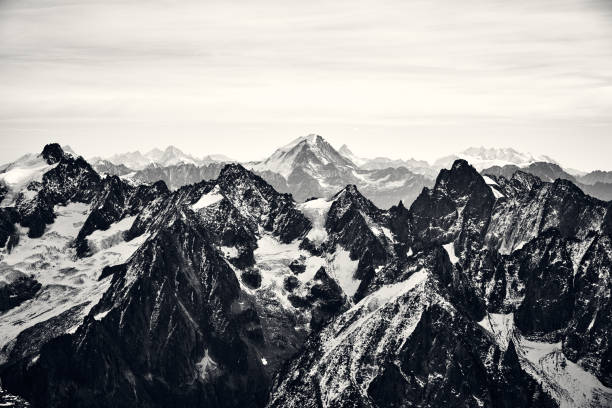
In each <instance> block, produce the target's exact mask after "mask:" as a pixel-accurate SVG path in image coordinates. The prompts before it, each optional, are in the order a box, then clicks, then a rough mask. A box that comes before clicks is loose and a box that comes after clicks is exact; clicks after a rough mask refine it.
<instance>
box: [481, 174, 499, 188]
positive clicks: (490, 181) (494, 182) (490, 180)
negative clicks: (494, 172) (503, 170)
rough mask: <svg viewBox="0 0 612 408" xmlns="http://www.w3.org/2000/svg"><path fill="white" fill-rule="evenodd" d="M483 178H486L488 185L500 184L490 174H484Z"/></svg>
mask: <svg viewBox="0 0 612 408" xmlns="http://www.w3.org/2000/svg"><path fill="white" fill-rule="evenodd" d="M482 178H483V179H484V181H485V183H487V185H489V186H498V185H499V184H497V182H496V181H495V180H493V179H492V178H491V177H489V176H482Z"/></svg>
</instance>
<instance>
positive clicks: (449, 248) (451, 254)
mask: <svg viewBox="0 0 612 408" xmlns="http://www.w3.org/2000/svg"><path fill="white" fill-rule="evenodd" d="M442 247H444V249H445V250H446V253H447V254H448V257H449V258H450V261H451V263H452V264H455V263H457V262H459V258H457V255H455V244H454V243H453V242H451V243H449V244H446V245H442Z"/></svg>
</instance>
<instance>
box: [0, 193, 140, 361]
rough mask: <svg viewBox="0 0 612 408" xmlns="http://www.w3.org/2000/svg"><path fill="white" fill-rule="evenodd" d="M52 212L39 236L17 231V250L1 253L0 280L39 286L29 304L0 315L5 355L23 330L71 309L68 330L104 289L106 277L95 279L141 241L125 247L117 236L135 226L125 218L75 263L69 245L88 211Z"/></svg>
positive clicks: (80, 207)
mask: <svg viewBox="0 0 612 408" xmlns="http://www.w3.org/2000/svg"><path fill="white" fill-rule="evenodd" d="M55 213H56V217H57V218H56V219H55V222H54V223H53V224H51V225H50V226H49V228H48V229H47V231H45V233H44V235H43V236H42V237H40V238H28V237H27V236H26V234H25V232H24V231H21V233H20V240H19V245H17V246H16V247H15V248H13V249H12V251H10V252H8V251H7V250H6V249H2V250H0V266H1V267H2V269H1V272H0V280H3V281H5V282H9V281H13V280H14V279H15V278H16V277H18V276H30V275H31V276H33V277H34V279H36V280H37V281H38V282H40V283H41V284H42V287H41V289H40V291H39V292H38V294H37V295H36V296H35V297H34V298H33V299H31V300H28V301H26V302H24V303H22V304H21V305H19V306H18V307H16V308H13V309H11V310H9V311H7V312H6V313H4V314H0V349H2V351H3V352H6V351H7V349H6V348H5V346H6V345H7V343H9V342H10V341H11V340H13V339H15V338H16V337H17V335H18V334H19V333H21V332H22V331H24V330H25V329H27V328H29V327H32V326H34V325H36V324H38V323H42V322H44V321H46V320H49V319H51V318H53V317H55V316H59V315H61V314H62V313H64V312H67V311H69V310H71V309H73V308H74V310H75V314H74V315H70V317H69V318H66V320H67V322H71V325H75V324H78V323H80V320H82V318H83V316H85V315H87V313H88V312H89V310H90V309H91V308H92V307H93V306H94V305H95V304H96V303H97V302H98V301H99V299H100V298H101V297H102V294H103V293H104V292H105V291H106V290H107V289H108V286H109V283H110V278H106V279H103V280H101V281H99V280H98V278H99V277H100V274H101V272H102V269H103V268H104V267H105V266H109V265H117V264H121V263H124V262H125V261H126V260H127V259H128V258H129V257H130V256H131V255H132V254H133V253H134V251H135V250H136V249H137V248H138V247H139V246H140V244H142V242H143V241H144V239H145V238H146V237H145V236H143V237H139V238H137V239H135V240H133V241H130V242H125V241H124V239H123V238H122V234H123V233H124V232H125V231H127V230H128V229H129V227H130V226H131V223H132V222H133V221H134V218H133V217H130V218H126V219H124V220H122V221H119V222H117V223H115V224H113V225H111V227H110V228H109V229H108V230H106V231H95V232H94V233H93V234H92V235H91V236H90V237H89V240H91V241H92V242H94V243H95V244H94V245H95V248H96V250H95V253H94V255H92V256H91V257H87V258H77V257H76V254H75V250H74V248H72V247H71V244H72V242H73V241H74V239H75V238H76V237H77V234H78V232H79V230H80V228H81V226H82V225H83V223H84V222H85V220H86V218H87V215H88V213H89V206H88V205H87V204H81V203H72V204H68V205H67V206H65V207H62V206H56V207H55ZM77 310H78V313H76V311H77ZM70 327H72V326H67V327H66V329H69V328H70Z"/></svg>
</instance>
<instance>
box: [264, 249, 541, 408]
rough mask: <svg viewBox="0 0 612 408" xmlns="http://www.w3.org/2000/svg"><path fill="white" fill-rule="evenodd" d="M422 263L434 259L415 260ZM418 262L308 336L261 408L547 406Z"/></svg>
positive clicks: (515, 361)
mask: <svg viewBox="0 0 612 408" xmlns="http://www.w3.org/2000/svg"><path fill="white" fill-rule="evenodd" d="M427 259H429V260H431V259H434V258H431V257H428V256H425V257H424V258H420V261H421V262H425V263H427V262H429V261H427ZM421 262H415V263H414V264H412V265H411V266H408V267H407V269H406V271H405V273H404V274H402V277H401V279H400V280H398V281H396V282H393V283H388V284H386V285H384V286H381V287H380V288H379V289H378V290H376V291H374V292H372V293H371V294H369V295H368V296H366V297H365V298H363V299H362V301H361V302H359V303H358V304H356V305H355V306H353V307H352V308H351V309H350V310H348V311H347V312H345V313H344V314H342V315H341V316H339V317H338V318H337V319H336V320H334V321H333V322H332V323H331V324H330V325H329V326H327V327H326V328H325V329H323V331H322V332H321V334H320V336H318V337H315V338H311V339H310V340H309V342H308V343H307V345H306V347H305V350H304V351H303V352H302V353H300V355H298V357H296V358H295V359H294V360H293V361H292V363H291V364H290V365H288V366H286V367H285V368H284V369H283V371H281V373H280V374H279V376H278V377H277V379H276V381H275V383H274V388H273V391H272V396H271V400H270V403H269V406H271V407H298V406H307V407H310V406H312V407H315V406H355V407H375V406H380V407H382V406H407V405H415V406H439V405H445V404H466V403H467V401H471V403H472V404H473V405H474V406H476V405H478V404H483V406H493V405H494V404H495V403H497V402H499V401H504V400H505V401H507V403H508V405H507V406H517V405H516V404H519V405H521V404H522V406H546V405H542V404H549V405H552V404H551V401H550V400H549V399H548V398H547V397H546V395H545V394H543V393H540V394H538V392H539V391H540V390H539V389H538V386H537V383H536V382H535V381H533V380H532V379H530V377H529V376H528V375H527V374H526V373H525V372H524V371H522V369H521V368H520V365H519V363H518V359H517V358H514V359H512V358H510V357H509V358H506V356H505V354H504V353H503V351H502V350H500V349H499V348H498V347H497V344H496V343H495V342H494V341H492V339H491V338H490V337H489V336H488V334H487V333H486V332H485V331H484V330H483V329H482V328H481V327H480V326H478V325H477V324H475V323H474V322H473V321H472V320H471V319H470V318H469V317H467V316H466V315H465V314H464V313H463V312H462V310H463V308H462V307H458V308H457V307H455V306H454V305H453V303H452V299H453V297H452V296H448V292H446V290H445V289H442V288H443V287H445V286H446V285H441V284H440V282H439V281H438V279H437V277H436V276H435V274H433V273H432V272H431V271H430V270H428V269H423V266H424V265H423V264H422V263H421ZM447 262H448V261H447ZM468 339H469V340H468ZM506 354H508V353H506ZM416 356H419V357H418V358H417V357H416ZM421 356H422V358H421ZM465 372H469V373H470V375H469V376H466V375H464V373H465ZM509 385H510V386H511V387H512V388H510V387H509ZM536 395H537V397H536V398H535V399H536V401H537V402H536V403H532V402H531V401H533V399H534V398H533V397H534V396H536ZM532 404H533V405H532Z"/></svg>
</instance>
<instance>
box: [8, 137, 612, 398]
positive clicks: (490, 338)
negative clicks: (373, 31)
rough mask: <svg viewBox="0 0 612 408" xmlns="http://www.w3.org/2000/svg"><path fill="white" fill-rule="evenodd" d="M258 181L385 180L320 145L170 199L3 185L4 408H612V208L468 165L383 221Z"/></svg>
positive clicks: (77, 185)
mask: <svg viewBox="0 0 612 408" xmlns="http://www.w3.org/2000/svg"><path fill="white" fill-rule="evenodd" d="M185 165H191V166H194V167H195V168H197V166H196V165H194V164H193V163H190V164H185ZM174 166H177V165H174ZM170 167H171V166H170ZM253 170H256V171H257V172H259V173H261V174H265V173H266V172H270V173H272V172H274V173H275V174H278V175H279V176H280V177H283V178H285V177H287V179H286V180H289V179H292V175H293V177H296V175H295V174H294V173H296V172H299V171H300V170H301V171H302V172H303V173H304V174H305V175H304V176H303V177H304V178H305V179H307V178H306V177H310V178H313V179H315V175H316V176H317V177H321V178H317V179H315V180H316V181H317V183H319V186H323V187H326V186H328V185H330V184H331V183H332V182H340V181H334V180H342V177H355V178H356V179H359V176H361V177H364V178H370V177H371V176H370V175H369V174H370V173H366V172H370V171H373V172H376V171H380V170H364V169H361V168H359V167H358V166H357V164H356V163H354V162H353V161H352V160H351V159H350V158H348V157H346V156H342V155H340V154H339V153H338V152H337V151H335V150H334V149H333V148H330V146H329V144H328V143H326V142H325V141H324V140H323V139H322V138H320V137H317V136H315V137H307V138H301V139H299V140H298V141H296V142H294V143H291V144H289V145H287V146H285V147H283V148H281V149H278V150H277V151H276V152H275V153H274V154H273V155H272V156H271V157H270V160H266V161H263V162H259V163H249V164H247V165H245V166H243V165H241V164H238V163H227V164H223V165H222V166H221V168H220V170H219V171H218V174H216V175H215V176H213V177H212V178H210V179H204V180H198V181H197V182H196V183H192V184H187V185H184V186H181V187H178V188H176V189H174V190H171V189H169V188H168V187H167V185H166V183H165V182H164V181H156V182H154V183H135V182H134V179H133V178H129V177H127V178H126V177H123V178H122V177H119V176H117V175H109V174H100V173H98V172H97V171H96V170H95V169H94V167H92V166H91V165H90V164H89V163H88V162H87V161H86V160H85V159H83V158H82V157H79V156H76V155H75V154H71V153H68V152H65V151H64V150H63V149H62V148H61V147H60V146H59V145H57V144H49V145H47V146H45V147H44V149H43V150H42V152H41V153H40V154H33V155H29V156H26V157H23V158H20V159H18V160H17V161H15V162H14V163H11V164H10V165H8V166H5V167H4V168H3V169H2V170H1V171H0V181H1V182H2V184H1V186H2V187H1V188H0V280H1V282H2V283H1V284H0V379H1V385H2V387H3V390H2V391H0V403H2V406H28V405H32V406H35V407H51V408H53V407H109V406H113V407H133V406H139V407H167V406H177V407H183V406H184V407H192V406H206V407H349V406H350V407H392V406H395V407H400V406H417V407H438V406H465V407H517V406H521V407H608V406H611V405H612V388H611V387H612V343H611V341H610V340H611V338H612V336H611V333H612V321H611V320H610V315H611V313H612V297H611V296H610V295H611V292H612V283H611V282H612V279H611V278H610V273H611V272H612V204H611V203H610V202H606V201H602V200H599V199H597V198H594V197H591V196H589V195H587V194H585V193H584V192H583V191H582V190H581V189H580V188H579V187H578V186H577V185H576V184H574V182H572V181H571V180H567V179H562V178H556V179H554V180H553V181H548V180H543V179H541V178H540V177H538V176H536V175H534V174H531V173H529V172H525V171H523V170H522V169H518V170H516V171H514V172H513V173H512V174H511V175H508V174H503V172H499V173H498V174H493V172H489V173H488V175H483V174H482V173H480V172H479V171H478V169H477V168H475V167H473V166H472V165H470V163H468V162H467V161H465V160H463V159H458V160H455V161H454V162H453V163H452V165H451V166H449V168H447V169H442V170H440V172H439V173H438V175H437V177H436V179H435V181H434V182H433V184H432V185H431V186H430V187H424V188H422V189H421V191H420V192H419V193H418V195H417V197H416V198H415V199H414V200H413V202H412V204H411V205H409V206H407V205H405V204H404V203H403V202H398V203H396V204H395V205H393V206H391V207H390V208H388V209H384V208H380V207H378V206H376V205H375V203H374V202H373V201H372V200H370V199H369V198H368V197H367V196H366V195H364V194H362V192H361V189H360V187H359V186H358V185H356V184H348V185H345V186H342V187H341V188H339V189H338V190H337V191H336V192H334V193H333V194H327V192H326V191H324V194H323V195H320V196H318V197H313V198H310V199H306V200H304V201H296V199H295V197H294V195H293V194H288V193H283V192H279V191H277V190H276V189H275V188H274V187H273V185H272V184H270V183H268V182H267V181H266V179H265V178H264V177H262V176H260V175H258V174H256V173H255V172H254V171H253ZM383 171H384V170H383ZM404 171H407V172H410V170H408V169H404ZM365 174H368V176H367V177H366V176H364V175H365ZM390 174H394V173H390ZM406 174H407V173H406ZM410 174H411V175H414V174H415V173H412V172H410ZM363 185H364V186H367V185H368V184H367V183H364V184H363Z"/></svg>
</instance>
